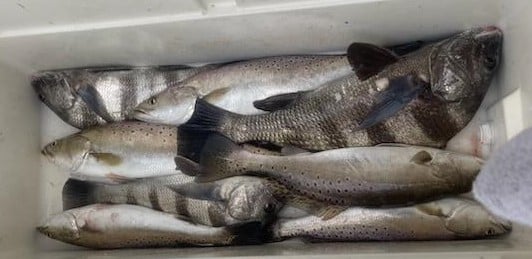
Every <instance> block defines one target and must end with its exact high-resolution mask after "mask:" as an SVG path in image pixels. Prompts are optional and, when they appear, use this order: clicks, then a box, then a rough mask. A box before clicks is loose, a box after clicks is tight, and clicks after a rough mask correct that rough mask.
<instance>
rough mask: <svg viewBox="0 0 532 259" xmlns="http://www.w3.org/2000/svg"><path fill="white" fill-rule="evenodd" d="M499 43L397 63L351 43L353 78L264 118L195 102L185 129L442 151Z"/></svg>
mask: <svg viewBox="0 0 532 259" xmlns="http://www.w3.org/2000/svg"><path fill="white" fill-rule="evenodd" d="M501 43H502V32H501V31H500V30H499V29H497V28H496V27H493V26H490V27H485V28H474V29H470V30H467V31H465V32H462V33H460V34H457V35H454V36H452V37H449V38H447V39H445V40H442V41H439V42H437V43H433V44H429V45H427V46H425V47H423V48H421V49H420V50H418V51H416V52H413V53H410V54H408V55H406V56H403V57H397V56H395V55H393V54H392V53H390V52H389V51H388V50H386V49H382V48H378V47H376V46H373V45H369V44H362V43H355V44H353V45H352V46H351V47H350V48H349V50H348V56H349V57H350V58H351V61H352V65H353V67H354V69H355V72H356V73H355V74H356V75H355V74H353V75H349V76H346V77H343V78H341V79H338V80H335V81H333V82H330V83H328V84H325V85H323V86H322V87H320V88H318V89H316V90H314V91H311V92H307V93H304V94H302V95H301V96H298V97H296V98H295V99H296V100H295V101H294V103H292V104H291V105H289V107H288V108H285V109H282V110H278V111H275V112H272V113H269V114H261V115H247V116H246V115H238V114H234V113H231V112H227V111H224V110H221V109H219V108H217V107H215V106H213V105H210V104H208V103H207V102H205V101H203V100H198V101H197V103H196V110H195V112H194V114H193V116H192V118H191V119H190V120H189V122H188V123H187V124H185V128H186V129H193V130H202V131H217V132H220V133H222V134H223V135H225V136H227V137H229V138H230V139H232V140H233V141H235V142H237V143H243V142H248V141H265V142H270V143H274V144H277V145H280V146H286V145H294V146H297V147H300V148H304V149H307V150H314V151H316V150H328V149H334V148H342V147H353V146H371V145H375V144H379V143H404V144H411V145H422V146H433V147H442V146H444V145H445V143H446V142H447V141H448V140H449V139H450V138H451V137H453V136H454V135H455V134H456V133H457V132H459V131H460V130H461V129H462V128H463V127H464V126H465V125H466V124H467V123H468V122H469V121H470V119H471V118H472V117H473V115H474V114H475V112H476V110H477V109H478V107H479V106H480V103H481V101H482V99H483V97H484V95H485V93H486V91H487V89H488V86H489V85H490V82H491V78H492V76H493V74H494V72H495V70H496V68H497V65H498V63H499V59H500V52H501ZM359 78H360V79H366V78H367V79H366V80H364V81H362V82H360V80H359ZM285 101H286V100H284V102H283V103H284V104H285V103H286V102H285ZM262 105H264V104H262ZM270 105H275V102H273V103H270Z"/></svg>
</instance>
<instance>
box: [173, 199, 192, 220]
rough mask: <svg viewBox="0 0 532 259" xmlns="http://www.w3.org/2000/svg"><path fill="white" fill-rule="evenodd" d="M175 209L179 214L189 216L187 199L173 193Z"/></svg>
mask: <svg viewBox="0 0 532 259" xmlns="http://www.w3.org/2000/svg"><path fill="white" fill-rule="evenodd" d="M175 210H176V212H177V213H178V214H179V215H183V216H185V217H190V212H189V211H188V200H187V198H186V197H184V196H181V195H178V194H176V195H175Z"/></svg>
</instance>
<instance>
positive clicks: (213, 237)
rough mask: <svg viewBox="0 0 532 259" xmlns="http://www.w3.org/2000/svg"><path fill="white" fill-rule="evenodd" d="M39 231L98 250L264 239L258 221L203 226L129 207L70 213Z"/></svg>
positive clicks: (56, 217) (96, 206) (98, 206)
mask: <svg viewBox="0 0 532 259" xmlns="http://www.w3.org/2000/svg"><path fill="white" fill-rule="evenodd" d="M37 230H38V231H39V232H41V233H43V234H45V235H47V236H49V237H50V238H53V239H57V240H59V241H62V242H66V243H69V244H73V245H78V246H84V247H88V248H96V249H110V248H145V247H177V246H187V245H200V246H207V245H233V244H256V243H260V241H261V239H262V237H261V235H262V234H261V224H260V223H257V222H251V223H245V224H238V225H232V226H226V227H210V226H202V225H198V224H194V223H190V222H188V221H187V220H186V219H181V218H179V217H177V216H176V215H175V214H169V213H164V212H160V211H155V210H152V209H148V208H145V207H141V206H135V205H125V204H122V205H104V204H94V205H89V206H85V207H81V208H77V209H72V210H67V211H64V212H62V213H59V214H57V215H54V216H52V217H50V218H49V219H48V220H47V221H46V223H44V224H43V225H42V226H39V227H37Z"/></svg>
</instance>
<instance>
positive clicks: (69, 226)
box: [37, 212, 80, 241]
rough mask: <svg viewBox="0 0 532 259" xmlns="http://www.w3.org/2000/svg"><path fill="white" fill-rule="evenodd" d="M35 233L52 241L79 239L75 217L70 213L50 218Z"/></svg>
mask: <svg viewBox="0 0 532 259" xmlns="http://www.w3.org/2000/svg"><path fill="white" fill-rule="evenodd" d="M37 231H39V232H40V233H42V234H45V235H47V236H49V237H51V238H53V239H57V240H61V241H72V240H76V239H79V238H80V232H79V228H78V225H77V222H76V217H75V216H74V215H72V213H68V212H63V213H60V214H57V215H54V216H52V217H51V218H50V219H48V220H47V221H46V222H45V223H44V224H43V225H41V226H38V227H37Z"/></svg>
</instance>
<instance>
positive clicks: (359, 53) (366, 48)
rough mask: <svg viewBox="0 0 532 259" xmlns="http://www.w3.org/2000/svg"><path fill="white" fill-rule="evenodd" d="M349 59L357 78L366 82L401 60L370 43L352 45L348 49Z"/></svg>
mask: <svg viewBox="0 0 532 259" xmlns="http://www.w3.org/2000/svg"><path fill="white" fill-rule="evenodd" d="M347 59H348V61H349V63H350V64H351V66H352V67H353V71H355V74H356V75H357V77H358V78H359V79H360V80H362V81H364V80H366V79H368V78H370V77H372V76H374V75H376V74H378V73H379V72H381V71H382V70H383V69H384V68H385V67H386V66H388V65H390V64H393V63H395V62H397V60H399V58H398V57H397V56H396V55H395V54H393V53H392V52H391V51H390V50H388V49H385V48H381V47H379V46H375V45H373V44H368V43H359V42H355V43H352V44H351V45H350V46H349V48H348V49H347Z"/></svg>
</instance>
